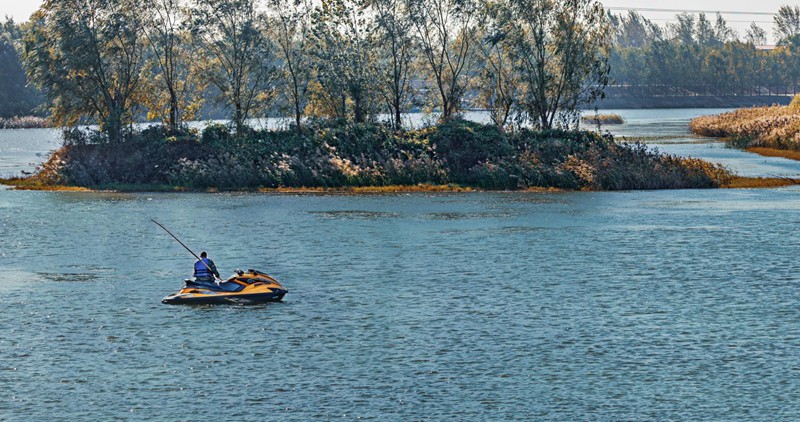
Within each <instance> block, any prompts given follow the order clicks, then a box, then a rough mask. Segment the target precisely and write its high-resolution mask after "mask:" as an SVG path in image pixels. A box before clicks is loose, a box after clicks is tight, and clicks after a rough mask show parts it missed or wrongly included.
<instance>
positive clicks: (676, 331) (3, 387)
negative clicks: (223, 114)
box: [0, 143, 800, 421]
mask: <svg viewBox="0 0 800 422" xmlns="http://www.w3.org/2000/svg"><path fill="white" fill-rule="evenodd" d="M0 145H2V144H0ZM676 145H691V144H688V143H687V144H683V143H676ZM0 153H2V149H1V148H0ZM0 155H1V154H0ZM744 157H745V158H742V159H736V158H734V159H733V160H732V161H731V162H732V163H733V164H734V165H739V166H745V165H750V164H752V165H753V166H755V167H754V169H755V171H769V170H765V169H766V168H764V167H758V166H757V164H758V163H757V162H756V161H748V160H752V158H750V157H749V155H745V156H744ZM747 163H750V164H747ZM759 169H760V170H759ZM150 218H156V219H159V221H161V222H162V223H164V224H165V225H167V226H168V227H170V228H172V229H173V230H174V231H175V233H176V234H177V235H178V236H179V237H181V238H182V239H183V240H184V241H186V243H187V244H188V245H189V246H191V247H192V248H194V249H197V250H199V249H205V250H207V251H209V253H210V256H211V258H212V259H214V260H215V262H216V263H217V266H218V267H219V268H220V270H221V272H222V273H223V274H230V273H231V272H232V271H233V270H234V269H236V268H242V269H247V268H256V269H261V270H265V271H267V272H269V273H271V274H272V275H274V276H275V277H277V278H278V279H279V280H281V281H282V282H283V283H284V284H285V285H286V287H287V288H288V289H289V290H290V292H289V294H288V295H287V297H286V299H285V301H284V302H283V303H278V304H269V305H265V306H256V307H180V306H167V305H162V304H161V303H160V300H161V298H163V297H164V296H166V295H168V294H170V293H173V292H175V291H177V290H178V289H179V287H180V286H181V280H182V279H183V278H185V277H187V276H188V275H189V274H190V272H191V267H192V264H193V259H192V258H191V257H190V256H189V255H188V254H187V253H186V252H185V251H184V250H183V249H182V248H181V247H180V246H179V245H178V244H177V243H175V242H174V241H173V240H172V239H171V238H170V237H169V236H168V235H167V234H166V233H164V232H163V231H161V229H159V228H158V227H157V226H155V225H154V224H152V223H151V222H150V221H149V219H150ZM798 223H800V188H786V189H773V190H684V191H648V192H616V193H588V192H572V193H471V194H435V195H434V194H413V195H409V194H398V195H362V196H355V195H279V194H152V193H151V194H147V193H142V194H117V193H68V192H23V191H10V190H0V236H2V239H3V241H2V242H0V272H2V274H3V277H2V279H0V295H2V302H1V303H2V304H3V317H2V318H0V391H3V394H0V420H22V421H29V420H53V419H59V420H111V419H131V420H252V421H260V420H297V421H308V420H330V419H337V420H355V419H368V420H443V419H448V420H475V421H483V420H587V419H588V420H664V419H671V420H786V419H793V418H796V415H798V414H800V401H798V400H797V392H798V391H800V390H799V389H800V381H798V379H800V378H799V377H798V375H800V310H799V309H800V299H798V298H799V297H800V284H799V282H800V276H798V271H797V268H798V265H800V264H798V263H797V250H798V247H800V234H798V232H797V230H796V228H797V225H798Z"/></svg>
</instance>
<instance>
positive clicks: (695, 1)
mask: <svg viewBox="0 0 800 422" xmlns="http://www.w3.org/2000/svg"><path fill="white" fill-rule="evenodd" d="M601 2H602V3H603V4H604V5H605V6H606V7H633V8H655V9H679V10H708V11H723V12H761V13H775V12H777V11H778V8H779V7H780V6H782V5H784V4H788V5H791V6H795V5H798V4H800V1H798V0H759V1H753V0H669V1H664V0H601ZM41 4H42V2H41V0H0V17H2V16H3V15H6V16H11V17H13V18H14V20H15V21H17V22H23V21H26V20H28V16H30V15H31V13H33V11H34V10H36V9H37V8H38V7H39V5H41ZM614 12H616V13H627V12H626V11H624V10H614ZM642 14H643V15H645V16H646V17H647V18H648V19H652V20H654V22H655V23H657V24H659V25H664V24H665V23H667V22H668V21H669V20H672V19H674V17H675V14H676V13H675V12H642ZM711 14H713V13H711ZM723 17H724V18H725V19H726V20H728V22H729V24H730V26H731V27H733V28H735V29H736V30H737V31H738V32H739V35H744V31H745V29H746V28H747V27H748V26H750V22H752V21H759V22H758V23H759V25H761V26H762V27H763V28H764V29H765V30H766V31H767V33H768V34H770V35H772V24H771V22H772V17H770V16H762V15H744V14H723ZM740 21H741V22H740Z"/></svg>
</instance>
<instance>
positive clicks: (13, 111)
mask: <svg viewBox="0 0 800 422" xmlns="http://www.w3.org/2000/svg"><path fill="white" fill-rule="evenodd" d="M22 35H23V32H22V26H20V25H18V24H16V23H14V21H13V20H11V19H6V21H5V22H0V119H2V118H13V117H16V116H30V115H41V114H42V113H44V112H45V110H41V109H39V108H38V107H39V106H40V105H41V104H42V101H44V97H43V96H42V95H41V93H40V92H39V91H38V90H37V89H35V88H33V87H31V86H29V85H28V80H27V78H26V75H25V71H24V69H23V67H22V63H21V62H20V56H19V48H20V43H21V41H22Z"/></svg>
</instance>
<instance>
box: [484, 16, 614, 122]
mask: <svg viewBox="0 0 800 422" xmlns="http://www.w3.org/2000/svg"><path fill="white" fill-rule="evenodd" d="M506 1H507V2H506V3H504V4H503V7H501V8H499V10H498V14H497V18H496V19H497V25H498V27H499V28H501V31H502V41H500V42H502V43H504V44H507V45H508V46H509V54H510V56H511V59H512V60H513V61H514V65H515V68H516V71H517V72H518V74H519V78H520V81H521V84H522V89H523V92H524V94H523V95H522V96H521V98H520V100H519V113H521V114H522V116H524V117H525V118H526V120H527V122H528V123H529V124H531V125H532V126H534V127H536V128H539V129H544V130H547V129H551V128H553V127H561V128H566V129H569V128H574V127H577V126H578V124H579V120H580V119H579V118H580V109H581V108H582V107H585V106H587V105H590V104H592V103H593V102H594V101H595V100H596V99H598V98H602V97H603V95H604V89H605V87H606V85H608V82H609V76H608V75H609V71H610V68H609V66H608V50H609V47H610V41H611V26H610V24H609V21H608V18H607V16H606V13H605V9H604V8H603V6H602V4H600V3H599V2H596V1H593V0H566V1H553V0H506Z"/></svg>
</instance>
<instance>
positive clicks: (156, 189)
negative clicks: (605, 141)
mask: <svg viewBox="0 0 800 422" xmlns="http://www.w3.org/2000/svg"><path fill="white" fill-rule="evenodd" d="M25 180H26V179H0V185H4V186H8V187H9V189H10V190H21V191H44V192H88V193H264V194H297V195H306V194H311V195H313V194H334V195H382V194H388V195H391V194H408V193H478V192H513V193H560V192H620V191H615V190H590V189H563V188H545V187H532V188H527V189H519V190H508V189H496V190H495V189H481V188H477V187H473V186H461V185H454V184H449V185H432V184H421V185H392V186H345V187H337V188H322V187H299V188H293V187H279V188H257V189H245V188H243V189H218V188H207V189H191V188H187V187H183V186H146V185H137V186H133V185H130V186H116V187H111V186H109V187H107V188H105V187H100V188H96V189H94V188H87V187H82V186H60V185H39V184H36V185H33V184H25V183H24V181H25ZM794 185H800V179H792V178H788V177H744V176H734V177H733V178H732V179H731V180H730V181H729V182H728V183H726V184H724V185H722V186H720V187H719V188H716V189H775V188H784V187H788V186H794ZM686 189H697V188H686ZM703 189H714V188H703ZM646 190H647V189H646ZM652 190H674V189H652ZM622 192H626V191H622Z"/></svg>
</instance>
